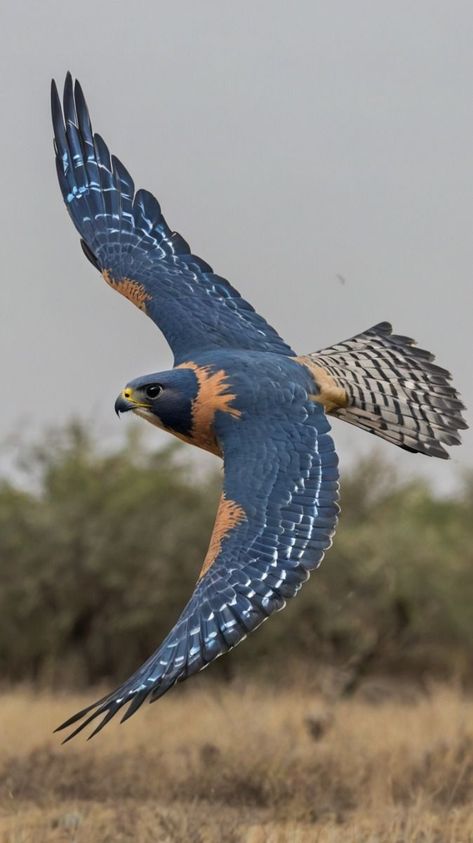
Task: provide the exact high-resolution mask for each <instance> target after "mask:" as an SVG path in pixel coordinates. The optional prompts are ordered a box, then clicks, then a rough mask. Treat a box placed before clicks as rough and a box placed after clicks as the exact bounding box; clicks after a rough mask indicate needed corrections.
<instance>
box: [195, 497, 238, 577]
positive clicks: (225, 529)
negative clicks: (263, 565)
mask: <svg viewBox="0 0 473 843" xmlns="http://www.w3.org/2000/svg"><path fill="white" fill-rule="evenodd" d="M245 518H246V514H245V510H244V509H243V508H242V507H241V506H240V504H238V503H236V502H235V501H232V500H227V498H226V497H225V495H224V494H222V496H221V498H220V503H219V505H218V510H217V516H216V518H215V525H214V528H213V533H212V536H211V538H210V544H209V549H208V551H207V555H206V557H205V559H204V564H203V565H202V570H201V572H200V574H199V580H200V579H202V577H203V576H204V574H205V573H206V572H207V571H208V570H209V568H211V567H212V565H213V563H214V562H215V560H216V558H217V556H218V554H219V553H220V551H221V549H222V542H223V541H224V539H225V538H226V537H227V536H228V534H229V533H230V532H231V531H232V530H234V529H235V527H237V526H238V524H240V523H241V522H242V521H244V519H245Z"/></svg>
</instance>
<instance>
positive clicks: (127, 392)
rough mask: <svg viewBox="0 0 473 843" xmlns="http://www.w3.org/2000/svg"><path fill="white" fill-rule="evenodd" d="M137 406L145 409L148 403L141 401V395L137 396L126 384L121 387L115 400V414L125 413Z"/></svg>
mask: <svg viewBox="0 0 473 843" xmlns="http://www.w3.org/2000/svg"><path fill="white" fill-rule="evenodd" d="M137 407H144V408H145V409H148V408H149V404H146V403H145V402H144V401H142V400H141V396H137V395H136V393H135V391H134V390H133V389H131V387H129V386H126V387H125V389H122V391H121V392H120V395H119V396H118V398H117V400H116V401H115V412H116V414H117V416H119V415H120V413H127V412H128V410H136V408H137Z"/></svg>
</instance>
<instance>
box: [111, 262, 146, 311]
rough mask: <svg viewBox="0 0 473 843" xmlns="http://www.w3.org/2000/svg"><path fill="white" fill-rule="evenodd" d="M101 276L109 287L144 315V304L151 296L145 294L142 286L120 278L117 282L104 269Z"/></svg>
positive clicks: (128, 279) (136, 282) (137, 282)
mask: <svg viewBox="0 0 473 843" xmlns="http://www.w3.org/2000/svg"><path fill="white" fill-rule="evenodd" d="M102 275H103V277H104V278H105V281H106V282H107V284H108V285H109V286H110V287H112V288H113V289H114V290H117V292H118V293H121V294H122V296H125V298H126V299H128V301H131V302H132V304H134V305H136V307H139V309H140V310H142V311H143V312H144V313H146V302H147V301H151V296H150V294H149V293H147V292H146V289H145V287H144V285H143V284H141V283H140V282H139V281H133V280H132V279H131V278H121V279H120V280H119V281H117V280H116V279H115V278H112V276H111V274H110V272H109V270H108V269H104V271H103V272H102Z"/></svg>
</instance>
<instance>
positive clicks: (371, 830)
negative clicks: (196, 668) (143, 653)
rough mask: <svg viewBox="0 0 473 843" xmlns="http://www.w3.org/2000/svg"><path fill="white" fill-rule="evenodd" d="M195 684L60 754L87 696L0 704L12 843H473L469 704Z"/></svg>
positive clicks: (437, 694) (0, 764) (457, 699)
mask: <svg viewBox="0 0 473 843" xmlns="http://www.w3.org/2000/svg"><path fill="white" fill-rule="evenodd" d="M375 690H376V689H375V688H373V687H372V688H371V693H370V694H368V692H367V689H366V688H365V691H364V693H362V692H359V693H358V695H357V696H356V697H355V698H354V699H350V700H340V701H338V702H335V703H332V704H329V703H328V702H327V698H326V697H325V698H324V697H322V696H319V695H316V694H314V693H313V692H310V690H309V689H308V688H304V687H303V686H299V685H298V686H294V687H293V688H292V689H291V688H287V687H286V688H284V689H281V690H280V691H274V689H273V690H270V689H267V688H266V689H265V688H262V687H258V686H255V685H253V686H249V687H248V686H247V687H244V688H237V687H233V688H228V687H221V686H218V685H213V684H212V683H209V682H207V683H204V682H202V683H201V682H199V681H197V682H195V683H194V687H190V688H180V689H178V690H175V691H174V692H173V693H171V694H169V695H168V696H167V697H166V698H165V699H163V700H161V701H160V702H159V703H157V704H156V705H153V706H144V708H143V709H142V711H141V712H140V713H139V714H138V715H137V716H136V717H134V718H132V720H130V721H129V722H128V723H127V724H126V725H124V726H120V725H119V724H115V723H112V724H111V725H110V726H109V727H108V728H107V729H106V730H105V731H104V732H102V733H101V734H100V735H99V736H98V737H97V738H94V740H93V741H91V742H89V743H87V742H86V741H85V740H84V739H83V738H82V736H79V737H78V738H76V739H75V740H74V741H72V742H71V743H69V744H67V745H66V746H61V745H60V741H59V738H58V735H52V734H51V732H52V729H53V727H54V726H55V725H57V724H58V723H59V722H61V720H62V719H64V718H65V717H66V716H68V715H69V714H71V713H72V712H73V711H74V710H75V709H76V708H77V707H80V706H82V705H84V704H85V703H86V702H88V701H90V699H91V697H92V696H93V695H92V694H87V696H72V695H64V696H53V695H51V694H46V693H44V694H38V693H35V692H33V691H27V690H23V691H20V690H17V691H11V692H5V693H4V694H3V696H2V697H1V698H0V728H1V736H2V737H1V746H0V840H1V841H2V843H131V841H133V843H180V841H183V843H227V841H228V843H285V841H290V843H309V841H310V843H384V841H386V843H388V842H389V843H434V841H435V843H467V841H473V702H472V700H471V699H469V698H467V697H466V696H464V695H463V694H462V693H461V692H460V691H459V690H456V689H454V688H452V687H450V688H449V687H441V686H440V687H434V688H432V689H430V691H428V692H420V691H413V690H412V691H409V690H406V689H404V690H403V692H402V693H396V692H394V693H393V692H392V686H391V689H390V690H388V691H386V688H384V692H383V687H382V686H381V687H379V688H378V691H377V693H375Z"/></svg>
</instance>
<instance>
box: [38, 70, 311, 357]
mask: <svg viewBox="0 0 473 843" xmlns="http://www.w3.org/2000/svg"><path fill="white" fill-rule="evenodd" d="M51 103H52V116H53V125H54V136H55V137H54V142H55V151H56V167H57V175H58V179H59V184H60V187H61V191H62V195H63V198H64V201H65V203H66V207H67V209H68V211H69V214H70V216H71V219H72V221H73V223H74V225H75V227H76V229H77V231H78V232H79V234H80V236H81V241H82V246H83V249H84V252H85V254H86V255H87V257H88V258H89V260H90V261H91V262H92V263H93V265H94V266H95V267H96V268H97V269H98V270H99V271H100V272H101V273H102V274H103V276H104V278H105V280H106V281H107V282H108V283H109V284H110V286H112V287H113V288H114V289H116V290H118V292H121V293H122V294H123V295H125V296H126V297H127V298H128V299H130V301H132V302H133V303H134V304H136V305H137V306H138V307H140V309H141V310H143V311H144V312H145V313H146V314H147V315H148V316H150V317H151V319H152V320H153V321H154V322H155V323H156V325H157V326H158V327H159V328H160V329H161V331H162V332H163V334H164V335H165V337H166V339H167V341H168V343H169V345H170V346H171V349H172V351H173V353H174V357H175V361H176V363H179V362H182V361H183V360H184V359H186V358H187V357H189V356H191V354H192V352H195V351H203V350H210V349H213V348H240V349H247V350H261V351H273V352H277V353H279V354H284V355H289V356H291V355H294V352H293V351H292V349H291V348H290V347H289V346H288V345H287V344H286V343H285V342H284V340H282V339H281V338H280V337H279V335H278V334H277V332H276V331H275V330H274V328H272V327H271V326H270V325H268V323H267V322H266V321H265V320H264V319H263V317H261V316H259V315H258V314H257V313H256V312H255V311H254V309H253V307H252V306H251V305H250V304H249V303H248V302H247V301H245V300H244V299H243V298H242V297H241V296H240V294H239V293H238V292H237V290H235V289H234V287H232V286H231V284H229V282H228V281H226V280H225V279H224V278H221V277H220V276H219V275H216V274H215V273H214V272H213V270H212V269H211V267H210V266H209V265H208V264H207V263H206V262H205V261H203V260H202V259H201V258H199V257H197V256H196V255H193V254H192V253H191V251H190V248H189V245H188V244H187V243H186V241H185V240H184V239H183V238H182V237H181V235H180V234H178V233H177V232H173V231H171V229H170V228H169V226H168V225H167V223H166V220H165V219H164V217H163V215H162V213H161V208H160V205H159V202H158V201H157V200H156V199H155V197H154V196H153V195H152V194H151V193H149V192H148V191H147V190H138V191H135V185H134V182H133V179H132V177H131V176H130V174H129V173H128V171H127V170H126V168H125V167H124V166H123V164H122V163H121V162H120V161H119V160H118V158H116V157H115V156H114V155H110V152H109V150H108V148H107V145H106V144H105V142H104V141H103V139H102V138H101V137H100V135H98V134H94V133H93V131H92V126H91V122H90V117H89V113H88V109H87V105H86V102H85V99H84V95H83V93H82V89H81V87H80V85H79V83H78V82H77V81H76V83H75V87H73V83H72V77H71V75H70V74H68V75H67V77H66V82H65V87H64V103H63V108H61V103H60V100H59V97H58V93H57V89H56V85H55V83H54V81H53V83H52V91H51Z"/></svg>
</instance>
